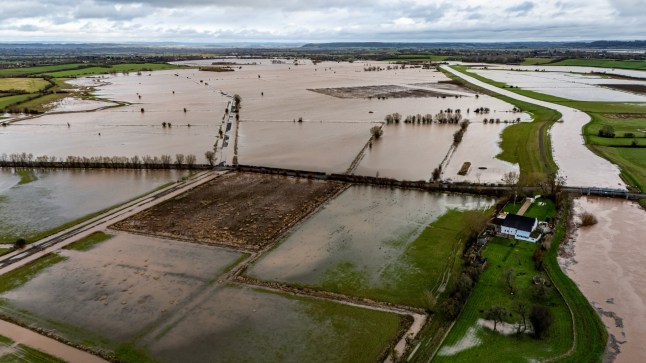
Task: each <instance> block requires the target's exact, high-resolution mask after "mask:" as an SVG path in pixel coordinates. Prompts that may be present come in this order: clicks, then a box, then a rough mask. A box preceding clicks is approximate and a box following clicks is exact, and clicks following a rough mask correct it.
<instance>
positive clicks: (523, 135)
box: [444, 66, 561, 183]
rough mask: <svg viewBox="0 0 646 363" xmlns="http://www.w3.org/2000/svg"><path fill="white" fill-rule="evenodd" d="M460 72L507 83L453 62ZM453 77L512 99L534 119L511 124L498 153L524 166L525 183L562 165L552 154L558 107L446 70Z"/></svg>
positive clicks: (522, 176) (503, 134)
mask: <svg viewBox="0 0 646 363" xmlns="http://www.w3.org/2000/svg"><path fill="white" fill-rule="evenodd" d="M452 68H454V69H456V70H457V71H459V72H462V73H465V74H468V75H469V76H474V78H476V79H479V80H481V81H483V82H486V83H489V84H492V85H494V86H497V87H500V86H503V85H504V84H503V83H500V82H494V81H491V80H489V79H487V78H482V77H479V76H478V75H475V74H473V73H469V72H466V71H465V69H466V67H463V66H462V67H461V66H453V67H452ZM444 73H445V74H446V75H447V76H448V77H449V78H451V79H454V80H457V81H459V82H462V83H465V84H468V85H469V87H471V88H476V89H478V90H479V91H481V92H483V93H486V94H488V95H490V96H492V97H495V98H498V99H500V100H502V101H505V102H507V103H510V104H512V105H514V106H516V107H518V108H520V109H521V110H523V111H525V112H528V113H529V114H530V115H531V116H532V118H533V120H534V121H533V122H523V123H518V124H514V125H511V126H507V127H506V128H505V129H504V130H503V132H502V134H501V142H500V148H501V149H502V152H501V153H500V154H498V155H496V157H497V158H498V159H500V160H504V161H507V162H510V163H514V164H518V165H519V168H520V178H521V183H526V182H529V181H531V180H536V179H543V178H545V177H546V176H547V175H548V174H549V173H551V172H556V170H558V167H557V165H556V163H555V162H554V159H553V157H552V146H551V141H550V137H549V129H550V128H551V127H552V125H553V124H554V122H556V121H558V120H559V119H561V114H560V113H559V112H557V111H555V110H552V109H549V108H545V107H541V106H538V105H534V104H532V103H528V102H523V101H519V100H516V99H513V98H511V97H507V96H503V95H500V94H498V93H496V92H491V91H489V90H486V89H483V88H480V87H477V86H475V85H472V84H470V83H468V82H466V81H465V80H464V79H462V78H460V77H458V76H455V75H453V74H452V73H449V72H444Z"/></svg>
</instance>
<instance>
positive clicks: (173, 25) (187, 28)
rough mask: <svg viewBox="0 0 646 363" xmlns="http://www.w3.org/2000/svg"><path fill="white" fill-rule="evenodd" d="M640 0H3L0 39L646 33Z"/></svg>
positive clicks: (492, 37)
mask: <svg viewBox="0 0 646 363" xmlns="http://www.w3.org/2000/svg"><path fill="white" fill-rule="evenodd" d="M644 1H645V0H460V1H457V0H370V1H368V0H350V1H342V0H309V1H304V0H303V1H301V0H283V1H268V0H229V1H224V0H183V1H174V0H138V1H132V0H0V42H1V41H91V42H103V41H108V42H129V41H133V42H137V41H161V42H164V41H173V42H206V43H224V42H326V41H411V42H412V41H416V42H417V41H424V42H441V41H538V40H548V41H550V40H555V41H556V40H595V39H628V40H630V39H646V4H645V3H644Z"/></svg>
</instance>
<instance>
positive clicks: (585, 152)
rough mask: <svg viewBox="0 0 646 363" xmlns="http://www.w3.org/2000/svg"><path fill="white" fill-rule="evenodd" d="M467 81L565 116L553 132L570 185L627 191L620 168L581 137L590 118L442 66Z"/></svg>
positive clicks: (558, 161)
mask: <svg viewBox="0 0 646 363" xmlns="http://www.w3.org/2000/svg"><path fill="white" fill-rule="evenodd" d="M441 67H442V69H443V70H445V71H447V72H450V73H452V74H454V75H456V76H458V77H460V78H462V79H464V80H465V81H467V82H469V83H471V84H474V85H476V86H478V87H482V88H484V89H487V90H489V91H492V92H495V93H498V94H500V95H503V96H506V97H510V98H513V99H516V100H519V101H523V102H528V103H532V104H535V105H538V106H542V107H546V108H551V109H553V110H556V111H558V112H560V113H561V115H563V120H564V122H562V123H555V124H554V126H552V129H551V130H550V136H551V139H552V149H553V150H554V153H553V155H554V161H555V162H556V164H557V165H558V167H559V172H560V173H561V175H563V176H565V177H566V178H567V179H566V180H567V184H568V185H576V186H582V187H603V188H613V189H626V184H625V183H624V182H623V180H621V178H620V177H619V172H620V170H619V167H617V166H616V165H614V164H612V163H611V162H609V161H608V160H606V159H604V158H602V157H600V156H598V155H596V154H595V153H593V152H592V151H591V150H590V149H588V147H587V146H585V142H584V140H583V136H582V135H581V129H582V128H583V126H584V125H585V124H587V123H588V122H590V116H588V114H586V113H585V112H582V111H579V110H577V109H574V108H571V107H566V106H561V105H558V104H555V103H550V102H546V101H540V100H537V99H534V98H530V97H527V96H522V95H519V94H517V93H514V92H511V91H507V90H504V89H501V88H499V87H496V86H492V85H490V84H488V83H485V82H482V81H480V80H477V79H475V78H473V77H471V76H469V75H466V74H464V73H462V72H459V71H457V70H455V69H453V68H451V67H449V66H448V65H442V66H441Z"/></svg>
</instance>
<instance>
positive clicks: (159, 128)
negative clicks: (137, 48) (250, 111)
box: [0, 70, 228, 163]
mask: <svg viewBox="0 0 646 363" xmlns="http://www.w3.org/2000/svg"><path fill="white" fill-rule="evenodd" d="M178 72H182V76H181V77H180V76H179V73H178ZM195 72H197V71H192V70H189V71H186V70H183V71H177V72H173V71H159V72H151V73H149V74H150V75H148V73H146V74H145V75H141V76H136V75H134V74H133V75H127V76H126V75H114V76H109V77H106V76H104V77H102V78H101V82H100V83H99V84H100V85H99V86H97V89H96V92H95V94H96V95H97V96H98V97H101V98H105V99H111V100H117V101H125V102H130V103H132V105H129V106H123V107H117V108H110V109H105V110H99V111H96V112H75V113H71V114H70V113H57V114H51V115H44V116H42V117H37V118H33V119H29V120H22V121H19V122H16V123H13V124H11V125H10V126H7V127H3V128H2V130H0V153H8V154H11V153H20V152H28V153H32V154H34V155H50V156H57V157H63V158H65V157H67V156H68V155H75V156H129V157H130V156H134V155H138V156H140V157H142V156H144V155H153V156H159V155H162V154H170V155H173V156H174V155H175V154H177V153H183V154H194V155H196V156H197V158H198V162H200V163H205V162H206V160H205V159H204V152H205V151H207V150H211V149H212V148H213V144H214V143H215V140H216V135H217V134H218V128H219V125H220V124H221V122H222V115H223V113H224V109H225V106H226V103H227V100H228V98H226V97H224V96H222V95H220V94H219V92H217V93H216V92H215V90H213V89H209V88H208V87H206V86H204V85H203V84H202V83H200V82H199V81H198V80H195V79H193V78H191V76H193V75H194V73H195ZM175 74H178V75H177V76H175ZM187 77H188V78H187ZM86 80H91V79H86ZM89 83H90V84H93V83H94V82H92V81H90V82H89ZM61 102H62V104H61V106H60V107H63V109H64V110H66V111H72V110H73V111H78V110H83V109H86V108H88V107H89V108H95V107H94V106H96V105H98V104H102V105H103V106H105V105H111V104H112V103H105V102H97V101H82V102H81V101H78V100H74V99H65V100H63V101H61ZM79 102H80V103H79ZM87 102H91V104H87ZM142 109H143V110H144V112H142ZM184 110H186V111H184ZM57 111H60V110H57ZM163 123H167V124H168V123H170V124H171V126H170V127H163Z"/></svg>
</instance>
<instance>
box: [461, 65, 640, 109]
mask: <svg viewBox="0 0 646 363" xmlns="http://www.w3.org/2000/svg"><path fill="white" fill-rule="evenodd" d="M559 68H560V67H559ZM473 72H474V73H477V74H479V75H481V76H483V77H486V78H489V79H493V80H495V81H498V82H504V83H506V84H509V85H513V86H516V87H519V88H522V89H527V90H530V91H536V92H540V93H545V94H549V95H553V96H558V97H563V98H567V99H572V100H579V101H606V102H646V96H643V95H638V94H635V93H631V92H626V91H619V90H613V89H609V88H606V87H601V86H603V85H610V84H623V85H628V84H640V85H646V81H640V80H619V79H612V78H603V77H601V76H598V75H590V74H580V73H568V72H559V69H558V68H556V69H555V68H554V67H552V68H550V71H549V72H531V71H527V72H519V71H511V70H504V69H498V70H491V69H478V68H474V69H473Z"/></svg>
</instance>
